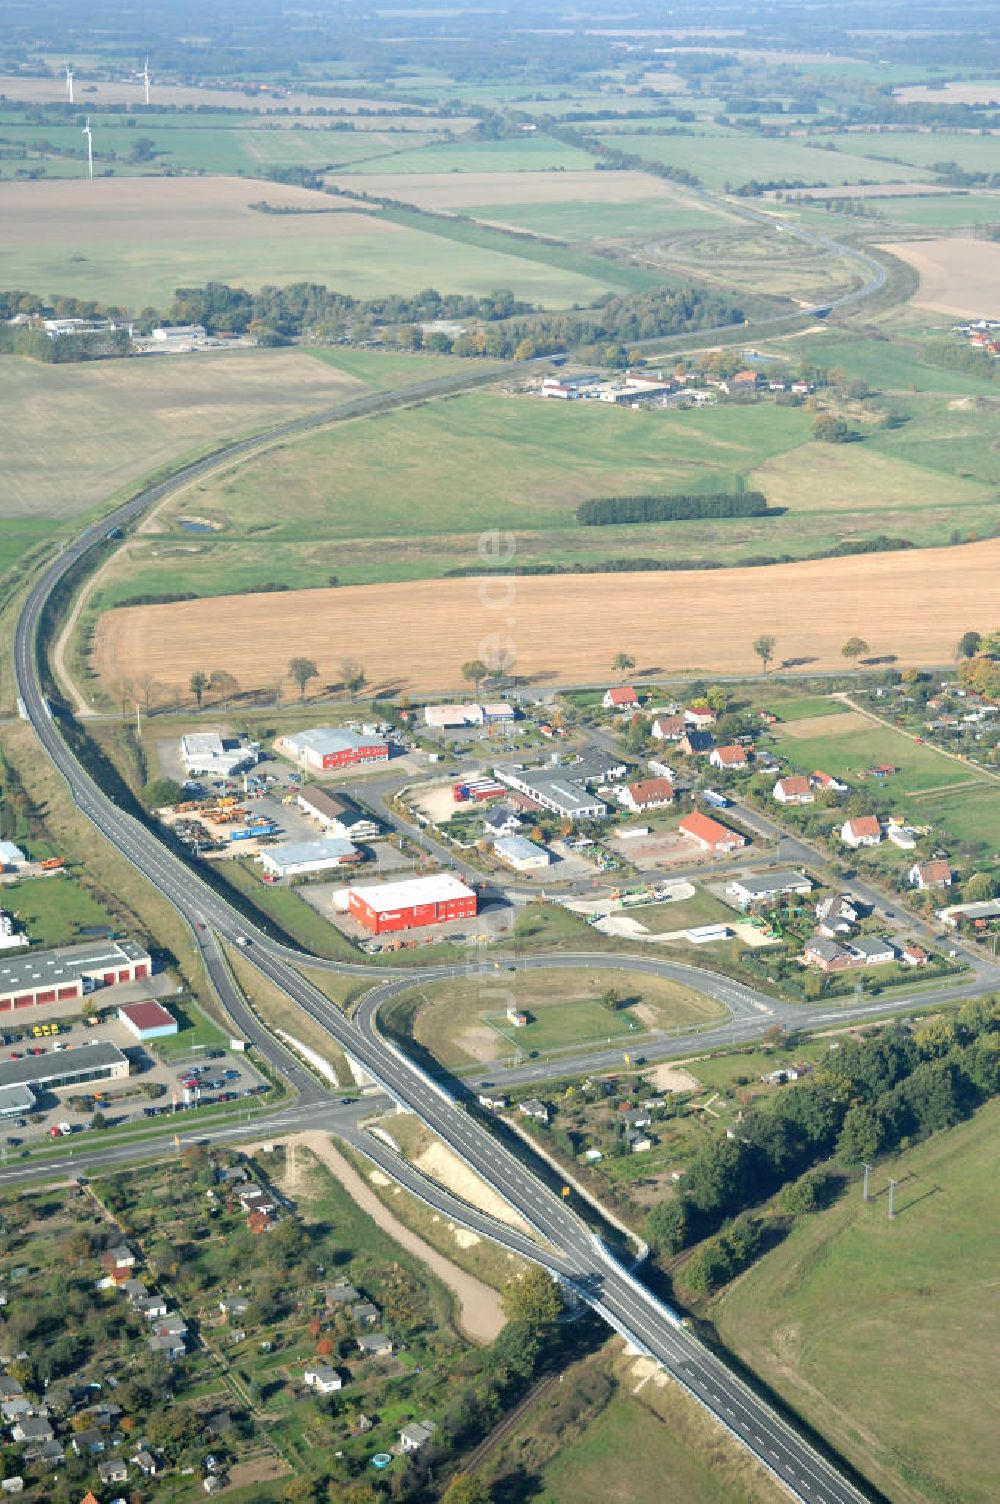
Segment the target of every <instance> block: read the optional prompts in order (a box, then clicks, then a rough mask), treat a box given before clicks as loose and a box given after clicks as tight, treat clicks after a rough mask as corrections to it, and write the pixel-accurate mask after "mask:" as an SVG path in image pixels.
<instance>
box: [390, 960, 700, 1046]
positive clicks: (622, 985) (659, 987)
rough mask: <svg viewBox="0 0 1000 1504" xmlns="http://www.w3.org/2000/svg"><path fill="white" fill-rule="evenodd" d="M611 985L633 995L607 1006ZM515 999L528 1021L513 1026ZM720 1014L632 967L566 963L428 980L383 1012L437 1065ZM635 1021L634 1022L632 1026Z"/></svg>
mask: <svg viewBox="0 0 1000 1504" xmlns="http://www.w3.org/2000/svg"><path fill="white" fill-rule="evenodd" d="M608 988H614V990H615V991H616V992H617V993H618V994H619V996H620V997H623V998H629V999H633V998H634V999H635V1002H634V1003H632V1004H631V1005H630V1006H629V1007H628V1008H626V1009H622V1010H619V1011H617V1012H611V1011H610V1010H609V1009H607V1008H605V1007H604V1006H603V1004H602V1003H600V1002H599V1001H598V999H599V998H600V997H601V996H602V994H603V993H604V992H605V991H606V990H607V989H608ZM512 1003H516V1006H517V1007H518V1008H521V1009H523V1010H524V1011H525V1012H526V1013H527V1014H528V1015H529V1016H530V1017H531V1019H532V1022H530V1023H529V1024H528V1025H527V1026H526V1027H524V1028H520V1029H514V1028H513V1027H512V1026H510V1025H509V1024H507V1022H506V1020H505V1018H504V1012H505V1010H506V1008H507V1007H508V1006H509V1005H511V1004H512ZM723 1016H724V1010H723V1009H722V1007H721V1005H720V1004H718V1003H716V1002H715V1001H714V1000H713V999H712V998H709V997H706V996H704V995H703V994H701V993H699V992H695V991H693V989H691V988H690V987H685V986H682V985H681V984H680V983H677V982H671V981H668V980H666V979H664V978H661V977H650V976H645V975H640V974H639V973H632V972H610V971H605V972H602V971H601V969H600V967H599V966H597V965H596V964H595V966H594V967H593V968H592V969H589V970H585V969H583V968H577V967H568V968H567V969H566V970H565V971H562V970H561V971H558V972H555V973H553V974H551V975H549V976H547V977H544V978H543V977H540V976H539V975H538V974H536V973H534V972H528V973H525V972H519V973H517V974H516V975H515V974H514V973H511V972H507V971H503V970H500V971H496V972H489V971H487V972H484V973H483V974H482V975H481V976H478V977H471V978H468V979H458V980H454V981H450V982H439V983H430V984H428V985H427V986H424V987H421V989H420V991H419V992H417V993H410V994H407V995H405V996H404V997H403V998H402V999H400V1000H399V1002H398V1003H391V1004H390V1005H389V1006H388V1007H387V1008H386V1009H385V1010H384V1011H383V1019H384V1021H385V1022H386V1023H387V1024H391V1025H392V1027H393V1028H394V1029H395V1030H396V1031H397V1032H398V1033H399V1034H401V1035H402V1036H408V1035H410V1034H412V1037H413V1038H414V1039H416V1040H417V1042H418V1043H419V1044H421V1045H422V1046H423V1047H424V1048H425V1049H426V1050H427V1051H429V1053H430V1054H432V1055H433V1056H434V1057H435V1058H436V1059H437V1060H440V1061H441V1063H442V1064H443V1065H448V1066H461V1065H466V1064H468V1063H469V1062H470V1061H473V1060H482V1061H489V1060H495V1059H511V1058H513V1056H514V1054H515V1052H520V1053H521V1054H526V1053H528V1052H529V1051H531V1050H539V1051H541V1050H558V1049H565V1048H567V1047H572V1046H574V1045H578V1046H580V1048H581V1049H586V1048H588V1047H589V1046H592V1045H593V1046H598V1045H601V1044H604V1043H605V1042H606V1041H607V1040H608V1039H620V1040H621V1039H626V1038H627V1036H628V1035H630V1034H632V1035H637V1036H641V1035H642V1034H644V1033H647V1032H648V1031H649V1030H650V1029H653V1028H656V1029H670V1028H678V1027H682V1026H684V1027H697V1026H699V1025H701V1024H711V1023H715V1022H717V1021H718V1020H719V1019H721V1018H722V1017H723ZM630 1024H634V1025H635V1027H634V1028H630Z"/></svg>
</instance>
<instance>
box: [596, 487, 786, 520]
mask: <svg viewBox="0 0 1000 1504" xmlns="http://www.w3.org/2000/svg"><path fill="white" fill-rule="evenodd" d="M766 512H767V497H766V496H765V495H764V493H763V491H723V492H711V493H709V492H706V493H705V494H704V495H697V494H696V495H687V494H685V493H683V492H677V493H675V494H674V495H672V496H595V497H592V498H591V499H590V500H589V501H582V502H581V503H580V505H579V506H578V507H577V509H576V520H577V522H579V523H581V524H582V525H583V526H584V527H603V526H606V525H607V524H609V523H623V522H625V523H632V522H678V521H689V520H690V519H692V518H698V517H762V516H764V515H765V513H766Z"/></svg>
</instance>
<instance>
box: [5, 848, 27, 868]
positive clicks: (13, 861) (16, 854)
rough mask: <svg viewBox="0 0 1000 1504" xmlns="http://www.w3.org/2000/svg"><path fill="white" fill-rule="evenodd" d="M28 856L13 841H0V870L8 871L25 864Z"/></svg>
mask: <svg viewBox="0 0 1000 1504" xmlns="http://www.w3.org/2000/svg"><path fill="white" fill-rule="evenodd" d="M27 862H28V858H27V857H26V856H25V854H24V852H23V851H22V850H21V848H20V846H15V845H14V842H13V841H0V872H9V871H11V870H16V869H17V868H18V867H24V866H26V865H27Z"/></svg>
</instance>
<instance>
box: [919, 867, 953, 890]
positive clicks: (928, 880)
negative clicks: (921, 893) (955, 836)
mask: <svg viewBox="0 0 1000 1504" xmlns="http://www.w3.org/2000/svg"><path fill="white" fill-rule="evenodd" d="M909 877H910V882H911V883H912V884H913V886H914V887H915V888H950V887H951V885H952V882H953V881H954V878H953V877H952V872H951V863H950V862H944V861H937V862H914V864H913V866H912V867H911V868H910V872H909Z"/></svg>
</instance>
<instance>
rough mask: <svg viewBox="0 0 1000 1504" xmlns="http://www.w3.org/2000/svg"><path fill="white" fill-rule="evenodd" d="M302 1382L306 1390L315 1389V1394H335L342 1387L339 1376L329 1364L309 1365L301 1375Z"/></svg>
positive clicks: (341, 1380) (342, 1382)
mask: <svg viewBox="0 0 1000 1504" xmlns="http://www.w3.org/2000/svg"><path fill="white" fill-rule="evenodd" d="M302 1382H303V1383H304V1384H305V1385H306V1387H307V1388H309V1389H315V1390H316V1393H317V1394H336V1393H337V1390H338V1389H343V1387H344V1381H343V1379H342V1378H341V1377H340V1374H339V1373H338V1372H337V1370H336V1369H335V1368H331V1367H330V1365H329V1363H310V1364H309V1366H308V1367H307V1368H306V1371H305V1373H304V1374H303V1375H302Z"/></svg>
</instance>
